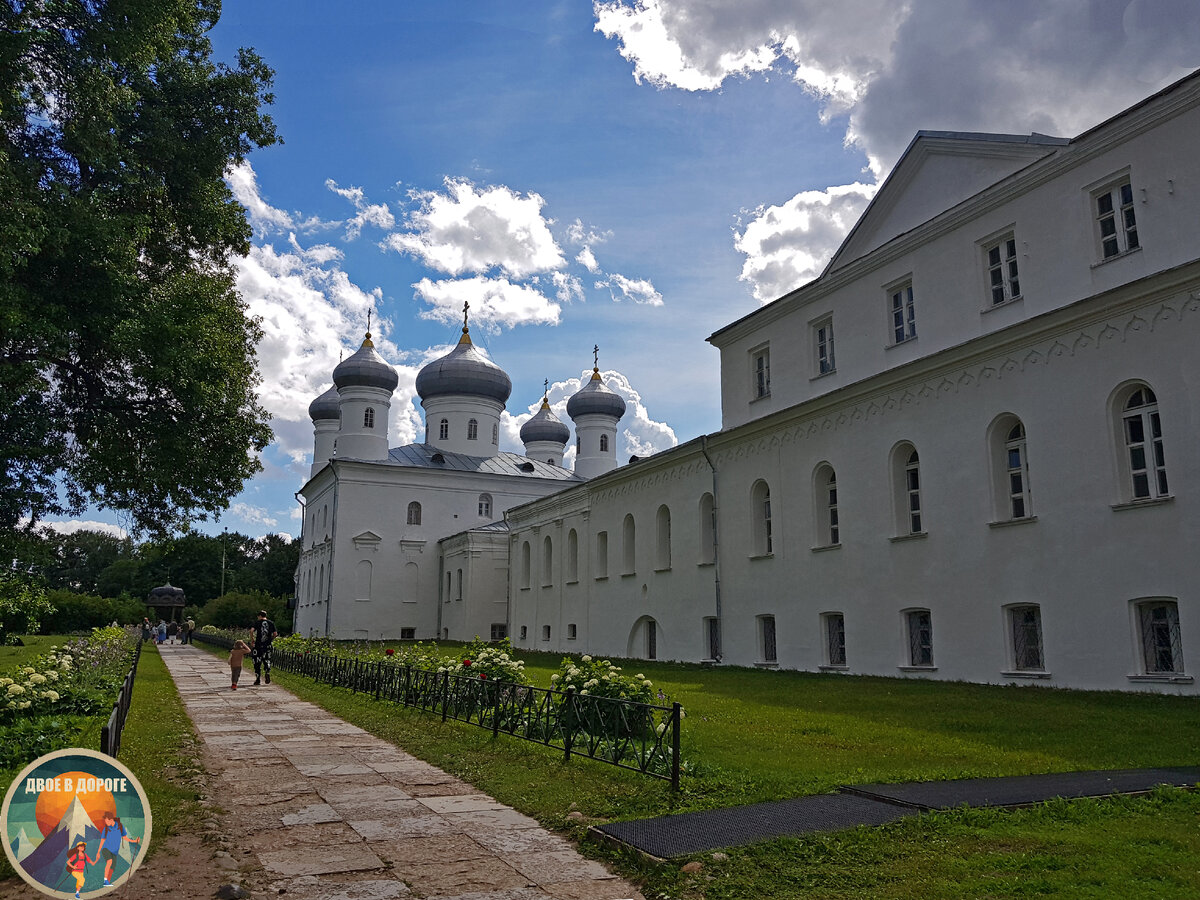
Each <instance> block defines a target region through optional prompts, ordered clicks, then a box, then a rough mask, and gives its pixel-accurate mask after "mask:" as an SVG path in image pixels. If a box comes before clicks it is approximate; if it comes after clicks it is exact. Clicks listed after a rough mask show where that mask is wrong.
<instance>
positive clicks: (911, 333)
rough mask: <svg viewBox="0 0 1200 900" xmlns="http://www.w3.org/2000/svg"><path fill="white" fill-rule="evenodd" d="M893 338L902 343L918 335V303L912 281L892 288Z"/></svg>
mask: <svg viewBox="0 0 1200 900" xmlns="http://www.w3.org/2000/svg"><path fill="white" fill-rule="evenodd" d="M891 295H892V339H893V341H894V342H895V343H897V344H901V343H903V342H904V341H910V340H912V339H913V338H915V337H916V336H917V317H916V304H914V303H913V288H912V282H911V281H910V282H908V283H906V284H902V285H900V286H899V287H895V288H892V289H891Z"/></svg>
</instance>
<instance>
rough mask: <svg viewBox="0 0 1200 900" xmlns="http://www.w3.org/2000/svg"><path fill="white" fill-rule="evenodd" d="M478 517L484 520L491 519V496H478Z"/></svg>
mask: <svg viewBox="0 0 1200 900" xmlns="http://www.w3.org/2000/svg"><path fill="white" fill-rule="evenodd" d="M479 515H480V516H481V517H482V518H485V519H488V518H491V515H492V495H491V494H480V495H479Z"/></svg>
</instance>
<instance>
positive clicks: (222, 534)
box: [221, 526, 229, 597]
mask: <svg viewBox="0 0 1200 900" xmlns="http://www.w3.org/2000/svg"><path fill="white" fill-rule="evenodd" d="M228 537H229V526H226V527H225V530H224V531H223V532H221V596H222V597H224V596H225V540H226V538H228Z"/></svg>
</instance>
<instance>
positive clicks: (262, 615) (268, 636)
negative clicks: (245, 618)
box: [252, 609, 279, 684]
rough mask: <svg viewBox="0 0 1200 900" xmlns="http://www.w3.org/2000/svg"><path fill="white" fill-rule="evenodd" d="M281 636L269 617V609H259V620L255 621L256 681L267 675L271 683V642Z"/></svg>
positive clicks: (253, 653)
mask: <svg viewBox="0 0 1200 900" xmlns="http://www.w3.org/2000/svg"><path fill="white" fill-rule="evenodd" d="M278 636H279V633H278V632H277V631H276V630H275V623H274V622H272V621H271V620H270V619H268V618H267V611H266V610H265V609H260V610H259V611H258V621H257V622H255V623H254V649H253V651H252V655H253V657H254V683H255V684H258V683H259V682H261V681H262V679H263V677H264V676H265V677H266V679H267V684H270V683H271V642H272V641H274V640H275V638H277V637H278Z"/></svg>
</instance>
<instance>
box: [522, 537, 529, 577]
mask: <svg viewBox="0 0 1200 900" xmlns="http://www.w3.org/2000/svg"><path fill="white" fill-rule="evenodd" d="M520 586H521V587H523V588H528V587H529V541H522V542H521V582H520Z"/></svg>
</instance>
